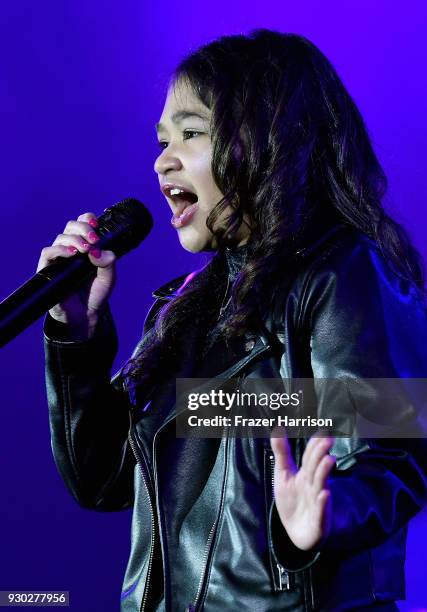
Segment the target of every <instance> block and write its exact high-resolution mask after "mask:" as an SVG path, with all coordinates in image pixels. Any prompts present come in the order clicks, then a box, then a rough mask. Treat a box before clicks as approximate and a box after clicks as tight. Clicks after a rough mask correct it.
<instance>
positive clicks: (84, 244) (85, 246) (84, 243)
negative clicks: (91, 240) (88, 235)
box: [82, 242, 90, 249]
mask: <svg viewBox="0 0 427 612" xmlns="http://www.w3.org/2000/svg"><path fill="white" fill-rule="evenodd" d="M82 247H83V248H84V249H88V248H89V247H90V244H88V243H87V242H83V244H82Z"/></svg>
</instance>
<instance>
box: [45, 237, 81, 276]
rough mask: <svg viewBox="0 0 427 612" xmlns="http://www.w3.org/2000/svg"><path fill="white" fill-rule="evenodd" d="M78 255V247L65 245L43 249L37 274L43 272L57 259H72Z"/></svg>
mask: <svg viewBox="0 0 427 612" xmlns="http://www.w3.org/2000/svg"><path fill="white" fill-rule="evenodd" d="M76 253H78V250H77V249H76V247H74V246H72V245H69V246H66V245H64V244H57V245H55V246H50V247H45V248H44V249H42V252H41V255H40V259H39V261H38V263H37V272H39V270H42V269H43V268H45V267H46V266H48V265H49V264H50V263H52V262H53V261H54V260H55V259H56V258H57V257H72V256H73V255H75V254H76Z"/></svg>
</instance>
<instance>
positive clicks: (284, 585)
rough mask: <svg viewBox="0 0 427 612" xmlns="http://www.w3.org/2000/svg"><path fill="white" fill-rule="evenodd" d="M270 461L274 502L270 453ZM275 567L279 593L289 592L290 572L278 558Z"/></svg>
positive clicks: (272, 461) (271, 455)
mask: <svg viewBox="0 0 427 612" xmlns="http://www.w3.org/2000/svg"><path fill="white" fill-rule="evenodd" d="M268 459H269V462H270V463H269V465H270V479H271V494H272V500H274V454H273V453H270V454H269V455H268ZM274 557H276V555H274ZM275 565H276V570H277V575H278V584H279V586H278V587H277V588H278V590H279V591H289V589H290V583H289V574H288V572H287V571H286V570H285V568H284V567H283V565H282V564H281V563H279V562H278V561H277V559H276V558H275Z"/></svg>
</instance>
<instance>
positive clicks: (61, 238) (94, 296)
mask: <svg viewBox="0 0 427 612" xmlns="http://www.w3.org/2000/svg"><path fill="white" fill-rule="evenodd" d="M98 225H99V222H98V220H97V218H96V216H95V214H94V213H90V212H87V213H84V214H82V215H80V216H79V217H78V218H77V220H76V221H74V220H72V221H68V223H67V225H66V226H65V229H64V232H63V233H62V234H59V235H58V236H57V237H56V239H55V241H54V242H53V244H52V246H49V247H45V248H44V249H43V250H42V252H41V256H40V259H39V263H38V266H37V272H39V271H40V270H42V269H43V268H45V267H46V266H48V265H50V264H52V263H53V262H54V261H55V260H56V259H57V258H58V257H64V258H70V257H73V256H75V255H76V254H77V253H82V254H87V256H88V259H89V261H90V263H91V264H92V265H93V266H95V267H96V269H97V270H96V275H95V276H92V277H90V278H89V279H88V280H87V281H86V282H85V283H83V284H82V285H81V286H80V288H79V289H78V290H77V292H76V293H73V294H71V295H69V296H68V297H64V299H63V300H62V301H61V302H60V303H59V304H56V305H55V306H53V307H52V308H51V309H50V310H49V314H50V315H51V317H53V318H54V319H56V320H57V321H60V322H61V323H66V324H68V325H69V326H70V329H71V330H72V334H73V335H74V336H75V337H77V338H78V337H81V338H84V337H85V336H86V337H90V336H91V335H92V332H93V330H94V328H95V326H96V322H97V320H98V312H99V311H100V310H101V309H102V307H103V305H104V304H105V302H106V301H107V300H108V298H109V297H110V295H111V292H112V290H113V287H114V282H115V263H116V259H117V258H116V255H115V254H114V252H113V251H109V250H100V249H99V248H98V247H97V243H99V235H98V234H97V233H96V228H97V227H98Z"/></svg>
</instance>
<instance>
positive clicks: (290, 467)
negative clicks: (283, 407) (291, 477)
mask: <svg viewBox="0 0 427 612" xmlns="http://www.w3.org/2000/svg"><path fill="white" fill-rule="evenodd" d="M279 433H280V437H277V435H278V434H279ZM270 444H271V449H272V451H273V453H274V459H275V470H276V469H277V470H279V471H280V472H285V473H286V472H288V473H290V474H295V473H296V472H297V467H296V465H295V462H294V459H293V457H292V452H291V448H290V444H289V440H288V438H287V436H286V433H284V430H283V429H282V430H281V431H280V432H279V430H278V429H275V430H274V431H273V432H272V436H271V438H270Z"/></svg>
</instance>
